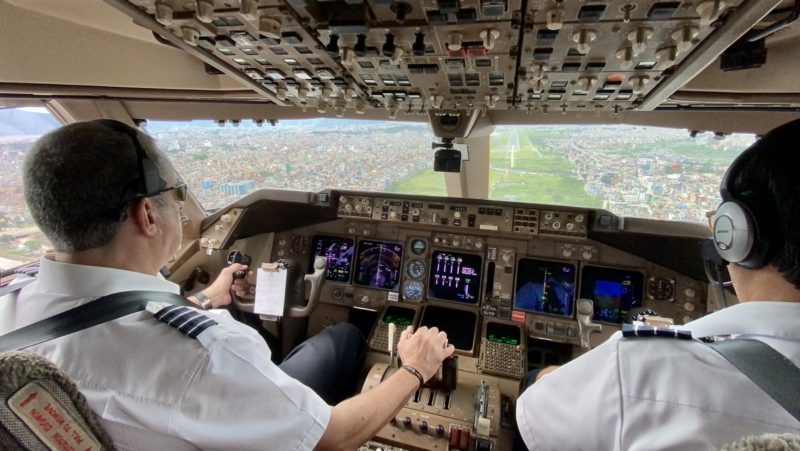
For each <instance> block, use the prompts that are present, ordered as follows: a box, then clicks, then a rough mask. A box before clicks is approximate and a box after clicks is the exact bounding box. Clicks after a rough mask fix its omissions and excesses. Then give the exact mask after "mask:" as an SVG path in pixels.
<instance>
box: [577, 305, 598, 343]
mask: <svg viewBox="0 0 800 451" xmlns="http://www.w3.org/2000/svg"><path fill="white" fill-rule="evenodd" d="M577 310H578V334H579V335H580V337H581V349H583V350H584V351H588V350H590V349H592V345H591V341H590V340H589V337H590V336H591V335H592V334H593V333H599V332H601V331H602V330H603V326H601V325H600V324H597V323H593V322H592V316H594V302H592V300H591V299H578V308H577Z"/></svg>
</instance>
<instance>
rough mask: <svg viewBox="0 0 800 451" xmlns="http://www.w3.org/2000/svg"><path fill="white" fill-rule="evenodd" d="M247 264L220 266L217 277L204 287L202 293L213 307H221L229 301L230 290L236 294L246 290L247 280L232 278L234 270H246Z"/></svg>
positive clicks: (242, 293) (239, 294)
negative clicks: (220, 269)
mask: <svg viewBox="0 0 800 451" xmlns="http://www.w3.org/2000/svg"><path fill="white" fill-rule="evenodd" d="M246 270H247V265H242V264H239V263H234V264H232V265H230V266H226V267H224V268H222V271H220V272H219V276H217V279H216V280H215V281H214V282H213V283H212V284H211V285H209V286H207V287H206V288H205V289H203V294H205V295H206V297H208V299H210V300H211V304H212V305H213V307H214V308H219V307H222V306H223V305H228V304H230V303H231V291H233V292H234V293H236V295H237V296H244V294H245V292H246V291H247V281H246V280H244V279H243V278H242V279H236V278H234V276H233V274H234V273H235V272H236V271H246Z"/></svg>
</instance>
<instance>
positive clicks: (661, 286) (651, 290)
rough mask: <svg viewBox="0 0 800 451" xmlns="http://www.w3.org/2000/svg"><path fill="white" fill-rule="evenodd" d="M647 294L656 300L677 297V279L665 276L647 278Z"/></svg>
mask: <svg viewBox="0 0 800 451" xmlns="http://www.w3.org/2000/svg"><path fill="white" fill-rule="evenodd" d="M647 296H648V297H649V298H650V299H655V300H656V301H668V300H672V299H674V298H675V281H674V280H672V279H667V278H664V277H651V278H650V279H648V280H647Z"/></svg>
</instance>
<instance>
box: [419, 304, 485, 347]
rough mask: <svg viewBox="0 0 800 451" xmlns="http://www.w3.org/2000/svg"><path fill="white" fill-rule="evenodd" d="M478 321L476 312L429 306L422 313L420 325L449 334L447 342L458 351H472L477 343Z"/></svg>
mask: <svg viewBox="0 0 800 451" xmlns="http://www.w3.org/2000/svg"><path fill="white" fill-rule="evenodd" d="M477 320H478V317H477V315H476V314H475V313H474V312H465V311H462V310H454V309H449V308H444V307H439V306H436V305H429V306H427V307H425V310H424V311H423V312H422V319H420V321H419V325H420V326H427V327H436V328H438V329H439V330H443V331H445V332H447V340H448V341H449V342H450V344H452V345H453V346H455V348H456V349H460V350H462V351H471V350H472V345H473V342H474V341H475V325H476V324H477Z"/></svg>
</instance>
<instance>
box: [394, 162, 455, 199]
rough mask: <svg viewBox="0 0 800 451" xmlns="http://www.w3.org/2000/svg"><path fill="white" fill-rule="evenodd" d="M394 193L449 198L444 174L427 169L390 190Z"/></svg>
mask: <svg viewBox="0 0 800 451" xmlns="http://www.w3.org/2000/svg"><path fill="white" fill-rule="evenodd" d="M388 191H389V192H393V193H405V194H423V195H426V196H447V187H445V184H444V173H442V172H433V169H426V170H424V171H422V172H420V173H419V174H417V175H415V176H413V177H410V178H407V179H405V180H401V181H400V182H398V183H397V184H395V185H394V186H392V187H391V188H389V190H388Z"/></svg>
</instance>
